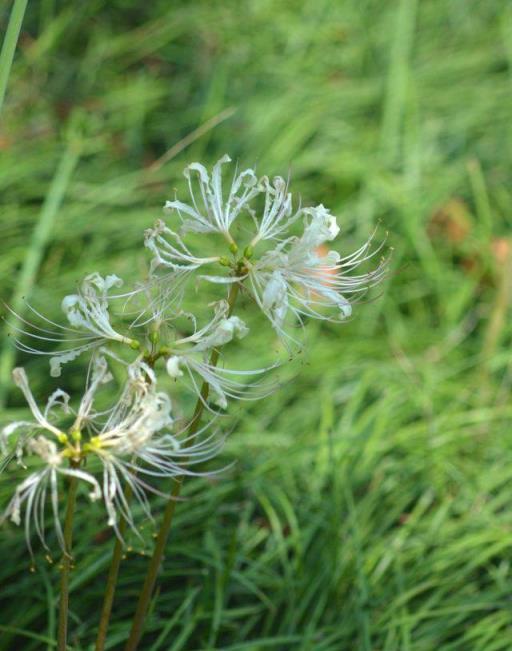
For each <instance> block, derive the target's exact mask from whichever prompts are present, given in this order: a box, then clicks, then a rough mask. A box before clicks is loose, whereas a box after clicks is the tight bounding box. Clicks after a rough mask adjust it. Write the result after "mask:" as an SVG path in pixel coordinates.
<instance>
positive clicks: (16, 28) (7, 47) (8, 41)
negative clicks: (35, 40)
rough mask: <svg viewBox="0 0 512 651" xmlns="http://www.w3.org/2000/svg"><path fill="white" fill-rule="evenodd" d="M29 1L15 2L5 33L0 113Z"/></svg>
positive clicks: (0, 69) (0, 61)
mask: <svg viewBox="0 0 512 651" xmlns="http://www.w3.org/2000/svg"><path fill="white" fill-rule="evenodd" d="M27 2H28V0H15V1H14V4H13V7H12V10H11V15H10V18H9V25H8V26H7V32H6V33H5V38H4V42H3V44H2V51H1V52H0V112H1V111H2V106H3V103H4V97H5V91H6V89H7V81H8V79H9V74H10V72H11V66H12V62H13V59H14V52H15V50H16V43H17V42H18V37H19V35H20V31H21V24H22V22H23V16H24V15H25V9H26V8H27Z"/></svg>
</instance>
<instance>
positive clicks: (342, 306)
mask: <svg viewBox="0 0 512 651" xmlns="http://www.w3.org/2000/svg"><path fill="white" fill-rule="evenodd" d="M302 214H303V215H304V230H303V233H302V235H301V236H300V237H289V238H288V239H286V240H284V241H282V242H281V243H280V244H278V246H277V247H276V248H275V249H273V250H271V251H267V252H266V253H264V254H263V255H262V256H261V258H259V259H257V260H255V261H254V262H252V261H248V263H247V267H248V274H247V276H248V279H249V286H250V290H251V293H252V294H253V296H254V298H255V300H256V302H257V303H258V305H259V306H260V308H261V309H262V311H263V312H264V313H265V314H266V315H267V317H268V318H269V320H270V322H271V323H272V325H273V327H274V329H275V330H276V331H277V332H278V334H279V335H280V336H282V337H285V338H286V337H289V335H288V334H287V332H286V330H285V320H286V317H287V315H288V313H292V314H293V315H294V316H295V318H296V319H298V320H299V321H301V320H302V318H303V317H305V316H306V317H312V318H317V319H323V320H329V321H342V320H344V319H346V318H348V317H350V315H351V314H352V303H351V301H350V300H349V299H348V298H347V295H348V296H351V297H352V296H357V295H360V294H363V293H364V292H366V291H367V290H368V289H369V288H370V287H372V286H373V285H375V284H377V283H378V282H379V281H380V280H381V279H382V278H383V276H384V274H385V273H386V269H387V261H386V260H381V261H380V262H379V264H378V265H377V267H376V268H374V269H373V270H371V271H369V272H367V273H363V274H360V275H351V274H350V272H351V271H352V270H353V269H355V268H356V267H358V266H359V265H361V264H362V263H364V262H366V261H368V260H370V259H371V258H373V257H374V256H375V255H376V254H378V252H379V250H380V248H381V247H382V245H381V247H378V248H377V249H375V250H373V251H372V248H371V245H372V238H370V239H369V240H368V241H367V242H366V243H365V244H364V245H363V246H362V247H361V248H360V249H358V250H357V251H355V252H354V253H352V254H350V255H348V256H346V257H343V258H342V257H341V256H340V254H339V253H338V252H336V251H329V250H326V249H325V246H324V245H325V244H326V243H327V242H331V241H333V240H334V239H335V238H336V237H337V236H338V234H339V231H340V229H339V226H338V224H337V223H336V218H335V217H334V216H333V215H331V213H330V212H329V210H327V209H326V208H325V207H324V206H323V205H319V206H317V207H315V208H304V209H303V210H302ZM333 309H334V310H335V312H334V314H333V312H332V310H333Z"/></svg>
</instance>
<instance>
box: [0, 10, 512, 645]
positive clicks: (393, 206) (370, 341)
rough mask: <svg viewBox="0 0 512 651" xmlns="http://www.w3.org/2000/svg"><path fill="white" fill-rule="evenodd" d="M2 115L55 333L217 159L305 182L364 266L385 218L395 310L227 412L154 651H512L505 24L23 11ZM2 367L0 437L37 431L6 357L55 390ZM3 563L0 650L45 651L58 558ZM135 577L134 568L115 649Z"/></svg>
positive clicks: (38, 294) (86, 528)
mask: <svg viewBox="0 0 512 651" xmlns="http://www.w3.org/2000/svg"><path fill="white" fill-rule="evenodd" d="M10 7H11V3H10V2H4V3H3V5H2V8H1V12H2V14H1V20H2V23H1V24H2V26H6V25H7V20H8V16H9V11H10ZM0 120H1V127H0V128H1V131H0V202H1V213H0V229H1V230H0V234H1V244H0V250H1V257H0V298H2V299H3V300H4V301H6V302H8V303H11V304H13V303H14V304H16V303H18V304H19V305H21V306H23V297H27V299H29V300H30V301H31V302H33V303H35V304H36V305H38V306H44V308H45V310H46V312H47V313H48V314H50V315H52V316H54V317H56V316H57V315H58V313H59V303H60V299H61V297H62V296H63V295H64V294H65V293H70V292H71V291H73V288H74V287H75V285H76V283H77V281H78V280H79V279H80V278H81V276H82V275H83V274H85V273H87V272H91V271H94V270H97V271H100V272H101V273H117V274H119V275H120V276H123V277H125V278H127V279H129V278H133V277H134V276H135V275H136V274H137V272H138V270H140V269H142V268H143V265H144V259H145V254H144V251H143V248H142V246H141V241H142V231H143V229H144V228H145V227H147V226H148V225H151V223H152V222H153V221H154V219H155V218H157V217H159V216H160V215H161V206H162V204H163V202H164V200H165V199H166V198H170V197H172V195H173V193H174V188H175V187H179V188H182V187H183V184H182V180H181V170H182V168H183V167H184V166H185V165H186V164H187V163H189V162H191V161H193V160H200V161H202V162H204V163H208V164H210V163H212V162H214V161H215V160H216V159H217V158H218V157H219V156H220V155H222V154H224V153H226V152H227V153H229V154H230V155H231V156H232V157H233V158H235V159H237V160H239V161H240V163H241V164H243V165H252V164H253V163H256V164H257V169H258V171H259V172H260V173H267V174H276V173H279V174H282V175H284V176H286V175H287V174H288V172H290V175H291V179H292V189H294V190H295V191H296V192H297V193H298V194H300V195H301V196H302V200H303V202H304V203H313V202H323V203H324V204H325V205H327V206H328V207H330V208H331V210H332V211H333V213H335V214H336V215H337V216H338V218H339V223H340V225H341V227H342V229H343V233H344V236H345V238H346V239H345V240H343V242H344V246H346V248H347V250H350V249H351V248H353V247H354V246H355V245H356V244H357V243H360V242H361V241H362V240H363V239H364V238H366V236H367V235H368V233H369V232H370V231H371V229H372V227H373V225H374V224H376V223H380V224H381V230H387V231H389V241H390V243H391V244H392V246H393V247H394V256H393V263H392V268H393V273H392V274H391V276H390V278H389V279H388V281H387V282H386V283H385V285H384V286H383V288H382V290H381V292H380V295H378V296H377V295H375V296H374V298H375V300H374V301H371V302H369V303H368V304H363V305H361V306H359V308H358V309H357V310H356V316H355V318H354V319H353V320H352V321H351V322H350V323H348V324H346V325H344V326H341V327H340V326H334V325H330V324H322V325H319V324H310V326H308V353H307V356H306V358H305V361H304V363H303V364H302V365H301V368H300V369H297V368H296V367H295V368H293V370H292V369H291V368H290V370H289V371H287V370H286V369H285V370H284V371H283V373H284V377H285V380H286V381H285V382H283V387H282V389H281V390H280V391H279V392H277V393H275V394H274V395H272V396H271V397H270V398H269V399H267V400H265V402H264V403H263V404H259V405H258V404H254V405H252V404H251V405H250V406H249V407H248V408H247V409H244V410H242V411H241V412H239V413H238V415H237V427H236V431H235V432H234V433H233V435H232V436H231V437H230V439H229V441H228V444H227V447H226V450H225V452H224V453H223V461H226V462H228V463H229V462H231V461H233V460H236V465H235V466H234V467H233V469H231V470H230V471H229V472H228V473H227V475H226V476H221V477H219V478H218V479H216V480H215V481H213V482H207V481H205V480H198V481H191V482H189V483H188V485H187V487H186V494H187V495H188V498H189V499H187V501H186V502H185V503H184V504H182V505H179V508H178V509H177V514H176V520H175V526H174V529H173V532H172V536H171V540H170V543H169V547H168V554H167V558H166V562H165V565H164V568H163V570H162V573H161V576H160V580H159V592H160V594H159V598H158V601H156V603H154V604H153V606H152V610H151V616H150V619H149V625H148V633H147V635H146V637H145V638H144V643H143V645H142V647H141V648H143V649H145V650H146V651H158V650H160V651H179V650H183V651H206V650H207V649H208V650H213V649H215V650H218V651H221V650H223V651H242V650H244V651H263V650H266V649H273V650H279V651H288V650H290V651H292V650H293V651H345V650H346V651H352V650H354V651H398V650H400V651H434V650H442V651H498V650H503V651H508V650H509V649H511V648H512V568H511V559H512V506H511V494H512V490H511V489H512V481H511V480H512V438H511V433H510V423H511V417H512V407H511V406H510V390H511V383H512V364H511V359H510V352H509V350H510V337H511V328H510V312H509V309H508V304H509V300H510V287H509V285H510V283H511V281H512V277H511V276H512V264H511V262H510V257H509V258H508V259H507V255H506V253H507V251H508V247H509V244H508V240H507V239H506V238H508V237H509V235H510V226H511V220H512V190H511V188H512V185H511V182H512V171H511V169H512V168H511V162H512V139H511V136H512V131H511V124H512V7H511V5H510V4H509V3H508V2H505V1H504V0H485V2H478V1H477V0H421V1H415V0H397V1H394V0H337V1H336V2H333V1H332V0H329V1H327V0H305V1H303V2H298V1H293V0H241V1H240V2H238V1H236V2H235V1H234V0H223V1H222V2H210V1H208V0H199V1H197V2H186V1H184V0H181V1H175V2H172V3H170V2H167V1H166V0H153V1H152V2H139V1H136V0H131V1H130V0H110V1H109V2H107V1H106V0H89V1H88V2H75V3H71V2H63V1H60V2H59V1H57V0H39V1H37V2H36V1H31V0H29V4H28V9H27V13H26V15H25V20H24V23H23V28H22V32H21V36H20V40H19V43H18V49H17V53H16V57H15V60H14V65H13V68H12V70H11V74H10V78H9V84H8V87H7V95H6V102H5V105H4V108H3V112H2V114H1V115H0ZM169 150H171V152H170V154H171V156H172V157H171V158H170V160H168V161H167V162H163V161H161V160H160V158H161V157H162V156H164V155H165V153H166V152H168V151H169ZM159 160H160V162H158V161H159ZM497 249H498V250H499V251H501V252H505V255H496V250H497ZM27 260H28V262H27ZM23 265H25V266H23ZM252 336H253V337H254V339H253V341H254V350H258V349H259V350H262V349H263V348H264V347H265V346H266V345H267V341H268V331H267V332H265V331H263V330H258V331H257V332H256V333H255V334H254V335H252ZM1 346H2V349H1V351H2V352H1V353H0V354H1V363H0V367H1V369H2V370H1V373H2V378H3V380H4V384H3V398H4V399H5V405H6V406H5V410H4V411H3V412H2V413H1V414H0V419H1V421H2V423H4V422H8V421H9V420H10V419H11V418H14V417H16V416H19V415H20V414H22V413H25V411H24V409H25V408H24V405H23V402H22V399H21V396H20V395H19V392H17V391H13V390H11V389H10V388H9V387H8V386H7V385H6V383H5V379H6V378H7V377H8V372H9V369H10V367H11V366H12V364H13V363H17V364H23V365H25V366H26V367H27V370H28V372H29V374H30V376H31V378H32V382H33V385H34V391H35V392H36V394H37V395H38V396H39V397H41V399H43V398H44V397H45V396H46V395H47V394H48V393H49V392H50V390H53V389H54V388H55V386H56V383H55V381H53V380H51V381H49V379H48V374H47V366H46V360H41V359H39V358H36V359H28V358H26V357H25V356H24V355H17V356H16V358H15V359H14V358H13V353H12V348H11V346H10V343H9V341H7V339H6V338H5V337H3V338H2V341H1ZM247 361H248V363H250V364H252V363H254V362H255V361H256V362H257V360H253V359H248V360H247ZM78 368H79V370H78V371H77V372H75V373H74V374H72V375H71V376H69V375H68V376H67V377H66V383H67V385H66V388H68V389H70V390H73V389H76V390H78V389H79V387H80V386H81V385H82V383H83V375H82V373H81V372H80V367H78ZM15 480H16V474H15V473H10V474H6V475H4V477H3V479H2V482H1V483H0V499H1V500H2V502H3V503H5V500H6V499H7V497H8V495H10V494H11V493H12V490H13V484H14V482H15ZM86 509H87V506H86V502H85V500H84V501H82V509H81V510H80V511H79V513H78V515H77V527H76V531H77V536H76V538H77V546H76V569H75V570H74V573H73V578H72V588H73V592H72V595H71V599H72V601H71V609H72V613H71V640H70V642H71V648H72V649H75V650H85V649H90V648H91V644H92V642H93V640H94V634H95V626H96V624H97V621H98V610H99V607H100V604H101V596H102V590H103V587H104V579H105V576H106V569H107V566H108V560H109V554H110V550H111V547H112V539H111V538H110V537H109V536H108V533H107V532H105V531H100V530H98V527H97V521H96V520H94V519H91V517H90V516H89V512H88V510H86ZM0 554H1V559H2V561H1V562H0V584H1V589H0V613H1V617H0V650H1V651H7V650H11V649H23V650H24V651H25V650H26V651H32V650H38V649H48V650H51V649H53V648H55V642H54V639H55V613H56V599H57V596H58V595H57V593H56V584H57V581H56V580H57V574H58V573H57V571H56V569H55V567H54V566H51V565H49V564H47V563H46V562H45V560H44V558H43V559H42V558H41V557H38V569H37V572H35V573H31V572H30V571H29V566H30V559H29V557H28V555H27V552H26V549H25V545H24V541H23V532H22V531H21V530H19V529H17V528H15V527H12V526H8V527H4V528H2V531H1V538H0ZM144 570H145V562H144V559H143V558H140V557H139V556H138V555H137V554H135V553H133V554H129V558H128V559H127V562H126V563H125V564H124V565H123V567H122V572H121V578H120V585H119V592H118V598H117V600H116V603H115V608H114V618H113V623H112V627H111V631H110V633H111V634H110V638H109V647H108V648H110V649H120V648H122V647H121V643H122V640H123V639H124V638H125V637H126V634H127V631H128V627H129V621H130V616H131V614H132V612H133V608H134V600H135V598H136V595H137V591H138V587H139V586H140V583H141V580H142V577H143V574H144Z"/></svg>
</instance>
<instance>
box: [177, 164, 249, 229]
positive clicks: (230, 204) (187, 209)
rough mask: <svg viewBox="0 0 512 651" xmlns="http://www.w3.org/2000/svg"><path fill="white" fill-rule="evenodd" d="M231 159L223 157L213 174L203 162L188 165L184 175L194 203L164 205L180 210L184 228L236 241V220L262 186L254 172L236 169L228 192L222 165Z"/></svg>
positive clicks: (180, 202)
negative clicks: (219, 235) (225, 187)
mask: <svg viewBox="0 0 512 651" xmlns="http://www.w3.org/2000/svg"><path fill="white" fill-rule="evenodd" d="M230 162H231V158H230V157H229V156H227V155H225V156H223V157H222V158H221V159H220V160H219V161H217V163H216V164H215V165H214V166H213V170H212V174H211V177H210V175H209V173H208V171H207V169H206V168H205V167H204V165H201V164H200V163H192V164H191V165H189V166H188V167H186V168H185V171H184V176H185V178H186V179H187V181H188V185H189V191H190V198H191V201H192V205H190V204H186V203H183V202H182V201H178V200H177V199H176V200H174V201H167V202H166V204H165V207H166V209H167V210H171V211H173V210H176V211H177V213H178V215H179V216H180V219H181V221H182V226H183V230H184V231H194V232H197V233H221V234H222V235H223V236H224V237H225V238H226V239H227V240H228V241H229V242H233V238H232V237H231V234H230V228H231V226H232V224H233V222H234V221H235V219H236V218H237V217H238V216H239V215H240V213H241V212H242V211H243V210H245V209H247V208H248V207H249V202H250V201H251V199H252V198H253V197H255V196H256V195H257V194H258V193H259V192H260V189H259V187H258V179H257V177H256V175H255V173H254V171H253V170H252V169H246V170H244V171H243V172H241V173H239V174H237V173H236V172H235V175H234V177H233V181H232V182H231V186H230V188H229V191H228V192H227V193H225V192H224V188H223V184H222V166H223V165H225V164H226V163H230ZM193 176H196V180H197V185H198V188H199V197H200V199H199V197H198V196H197V191H194V182H193ZM184 215H185V218H184V217H183V216H184Z"/></svg>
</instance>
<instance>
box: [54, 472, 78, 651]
mask: <svg viewBox="0 0 512 651" xmlns="http://www.w3.org/2000/svg"><path fill="white" fill-rule="evenodd" d="M77 488H78V478H77V477H71V479H70V481H69V491H68V503H67V506H66V518H65V520H64V554H63V556H62V564H61V576H60V606H59V628H58V637H57V649H58V651H66V643H67V637H68V610H69V574H70V570H71V563H72V562H73V559H72V557H71V549H72V546H73V516H74V513H75V503H76V491H77Z"/></svg>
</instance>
